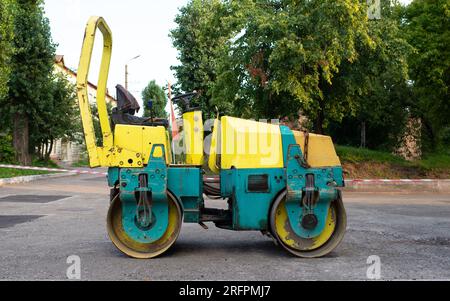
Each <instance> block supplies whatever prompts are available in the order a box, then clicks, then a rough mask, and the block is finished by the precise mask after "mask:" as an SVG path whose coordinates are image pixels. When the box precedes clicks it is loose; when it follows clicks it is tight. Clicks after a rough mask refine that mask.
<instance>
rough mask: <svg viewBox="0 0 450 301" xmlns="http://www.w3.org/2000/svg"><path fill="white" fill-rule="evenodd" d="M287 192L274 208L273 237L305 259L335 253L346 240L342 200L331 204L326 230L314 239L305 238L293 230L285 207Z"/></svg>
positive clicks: (276, 202) (345, 221)
mask: <svg viewBox="0 0 450 301" xmlns="http://www.w3.org/2000/svg"><path fill="white" fill-rule="evenodd" d="M285 202H286V192H284V193H282V194H281V195H280V196H279V197H278V198H277V200H276V201H275V203H274V204H273V206H272V210H271V213H270V224H271V232H272V235H274V237H275V238H276V239H277V241H278V242H279V244H280V245H281V246H283V248H284V249H286V250H287V251H289V252H290V253H292V254H294V255H296V256H298V257H304V258H316V257H322V256H325V255H327V254H328V253H330V252H331V251H333V250H334V249H335V248H336V247H337V246H338V245H339V243H340V242H341V241H342V239H343V238H344V234H345V230H346V228H347V215H346V212H345V208H344V204H343V203H342V198H341V197H339V198H338V199H337V200H335V201H333V202H331V205H330V209H329V212H328V217H327V221H326V226H325V229H324V230H323V231H322V233H321V234H320V235H319V236H317V237H314V238H303V237H299V236H298V235H296V234H295V232H294V230H293V229H292V228H291V225H290V222H289V218H288V214H287V212H286V207H285Z"/></svg>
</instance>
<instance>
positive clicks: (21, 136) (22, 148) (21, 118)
mask: <svg viewBox="0 0 450 301" xmlns="http://www.w3.org/2000/svg"><path fill="white" fill-rule="evenodd" d="M13 146H14V149H15V151H16V160H17V161H18V162H19V163H20V164H22V165H30V164H31V155H30V152H29V129H28V116H26V114H21V113H15V114H14V130H13Z"/></svg>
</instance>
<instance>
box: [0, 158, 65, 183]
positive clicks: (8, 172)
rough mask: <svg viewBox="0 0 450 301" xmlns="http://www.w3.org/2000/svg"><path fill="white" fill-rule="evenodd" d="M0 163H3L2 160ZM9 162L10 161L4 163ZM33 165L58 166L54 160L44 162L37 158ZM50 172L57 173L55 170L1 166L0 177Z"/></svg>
mask: <svg viewBox="0 0 450 301" xmlns="http://www.w3.org/2000/svg"><path fill="white" fill-rule="evenodd" d="M0 164H2V163H1V162H0ZM4 164H8V163H4ZM33 166H35V167H48V168H58V165H57V164H56V163H54V162H51V161H50V162H42V161H38V160H35V161H33ZM50 173H55V172H54V171H52V172H49V171H40V170H24V169H16V168H0V179H7V178H14V177H23V176H34V175H46V174H50Z"/></svg>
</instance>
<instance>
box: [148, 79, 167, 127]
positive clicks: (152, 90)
mask: <svg viewBox="0 0 450 301" xmlns="http://www.w3.org/2000/svg"><path fill="white" fill-rule="evenodd" d="M142 99H143V100H144V107H145V109H144V116H146V117H157V118H164V119H166V118H167V112H166V105H167V96H166V93H165V92H164V90H163V88H161V87H160V86H158V85H157V84H156V82H155V81H154V80H152V81H151V82H149V83H148V85H147V87H145V89H144V91H142ZM150 100H152V101H153V108H152V110H153V116H151V112H150V110H149V109H148V108H147V106H146V103H147V102H148V101H150Z"/></svg>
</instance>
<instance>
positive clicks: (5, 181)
mask: <svg viewBox="0 0 450 301" xmlns="http://www.w3.org/2000/svg"><path fill="white" fill-rule="evenodd" d="M75 175H76V174H74V173H67V172H66V173H54V174H46V175H32V176H22V177H14V178H6V179H0V187H1V186H4V185H11V184H22V183H29V182H33V181H38V180H46V179H55V178H63V177H70V176H75Z"/></svg>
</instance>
